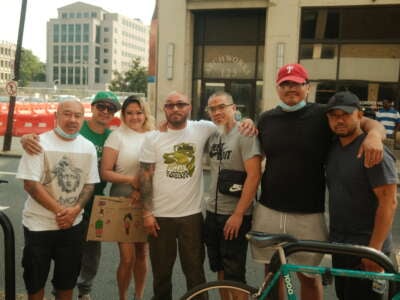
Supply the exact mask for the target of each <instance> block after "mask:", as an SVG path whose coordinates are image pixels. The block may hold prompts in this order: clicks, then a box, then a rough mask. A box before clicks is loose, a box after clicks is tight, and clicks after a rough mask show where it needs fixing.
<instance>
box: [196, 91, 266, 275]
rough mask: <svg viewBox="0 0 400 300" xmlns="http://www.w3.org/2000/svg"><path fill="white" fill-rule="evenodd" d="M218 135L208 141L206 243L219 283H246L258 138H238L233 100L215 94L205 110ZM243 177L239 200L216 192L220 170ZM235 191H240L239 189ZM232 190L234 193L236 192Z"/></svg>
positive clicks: (258, 171) (258, 160)
mask: <svg viewBox="0 0 400 300" xmlns="http://www.w3.org/2000/svg"><path fill="white" fill-rule="evenodd" d="M206 110H207V111H208V113H209V115H210V117H211V119H212V121H213V122H214V123H215V124H216V125H217V126H218V129H219V130H218V132H217V133H215V134H213V135H212V136H211V137H210V138H209V141H208V148H209V149H208V151H209V152H208V154H209V158H210V166H211V184H210V188H209V193H208V197H207V199H206V200H207V201H206V202H207V216H206V220H205V232H204V235H205V242H206V245H207V253H208V257H209V262H210V268H211V270H212V271H214V272H217V273H218V279H220V280H221V279H230V280H236V281H241V282H245V273H246V267H245V265H246V253H247V240H246V238H245V234H246V233H247V232H248V231H249V230H250V227H251V211H252V203H253V200H254V198H255V195H256V192H257V188H258V184H259V181H260V176H261V150H260V145H259V141H258V138H257V137H256V136H253V137H249V136H243V135H241V134H239V132H238V130H237V122H236V120H235V115H236V114H237V113H238V112H237V111H236V106H235V104H234V103H233V99H232V96H231V95H230V94H228V93H226V92H216V93H214V94H213V95H211V96H210V98H209V100H208V106H207V108H206ZM222 169H227V170H237V171H242V172H244V173H246V179H245V181H244V184H243V185H242V192H241V195H240V196H231V195H226V194H222V193H220V192H217V190H218V178H219V173H220V170H222ZM236 188H239V189H240V185H237V186H236ZM236 188H235V190H236Z"/></svg>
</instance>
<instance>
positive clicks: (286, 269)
mask: <svg viewBox="0 0 400 300" xmlns="http://www.w3.org/2000/svg"><path fill="white" fill-rule="evenodd" d="M298 272H302V273H307V274H320V275H322V274H330V275H332V276H345V277H353V278H364V279H371V280H373V279H383V280H388V281H397V282H400V274H393V273H376V272H367V271H361V270H347V269H336V268H328V267H319V266H301V265H291V264H284V265H281V267H280V268H279V270H278V271H277V272H275V274H274V276H273V277H272V279H271V282H270V283H269V284H268V285H267V287H266V288H265V289H264V290H263V291H262V292H261V294H260V296H259V297H258V298H257V299H259V300H266V299H267V296H268V295H269V294H270V292H271V290H272V289H273V288H274V287H275V285H276V284H277V283H278V281H279V278H280V277H281V276H282V278H283V282H284V284H285V288H286V294H287V297H288V300H297V297H296V293H295V289H294V285H293V280H292V273H298ZM391 299H392V300H400V292H398V293H396V295H394V296H393V297H392V298H391Z"/></svg>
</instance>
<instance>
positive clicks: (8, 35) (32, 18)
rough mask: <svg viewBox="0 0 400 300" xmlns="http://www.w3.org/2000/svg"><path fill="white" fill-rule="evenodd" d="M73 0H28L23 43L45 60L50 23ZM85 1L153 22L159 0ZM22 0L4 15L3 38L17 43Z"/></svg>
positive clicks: (1, 23)
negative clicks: (47, 27)
mask: <svg viewBox="0 0 400 300" xmlns="http://www.w3.org/2000/svg"><path fill="white" fill-rule="evenodd" d="M75 2H78V1H73V0H27V9H26V16H25V26H24V27H25V28H24V36H23V40H22V47H23V48H26V49H29V50H32V52H33V54H34V55H36V56H37V57H39V59H40V60H41V61H42V62H45V61H46V23H47V21H48V20H49V19H51V18H57V8H60V7H62V6H65V5H68V4H71V3H75ZM81 2H84V3H87V4H92V5H95V6H99V7H102V8H103V9H105V10H107V11H109V12H111V13H118V14H122V15H124V16H127V17H130V18H139V19H141V20H142V21H143V23H144V24H146V25H150V21H151V17H152V15H153V10H154V5H155V0H83V1H81ZM21 6H22V0H9V1H7V5H6V6H3V8H7V12H6V11H3V12H2V17H1V18H0V28H1V30H0V41H7V42H12V43H15V44H16V43H17V39H18V27H19V19H20V14H21Z"/></svg>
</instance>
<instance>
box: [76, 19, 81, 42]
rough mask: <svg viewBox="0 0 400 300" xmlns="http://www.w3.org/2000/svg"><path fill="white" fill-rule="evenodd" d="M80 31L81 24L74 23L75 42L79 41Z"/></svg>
mask: <svg viewBox="0 0 400 300" xmlns="http://www.w3.org/2000/svg"><path fill="white" fill-rule="evenodd" d="M81 31H82V26H81V24H75V42H77V43H80V42H81Z"/></svg>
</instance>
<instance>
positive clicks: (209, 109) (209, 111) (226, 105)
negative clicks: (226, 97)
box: [204, 103, 233, 113]
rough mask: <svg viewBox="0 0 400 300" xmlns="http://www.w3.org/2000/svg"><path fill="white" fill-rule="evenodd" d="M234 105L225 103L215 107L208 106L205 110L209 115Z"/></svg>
mask: <svg viewBox="0 0 400 300" xmlns="http://www.w3.org/2000/svg"><path fill="white" fill-rule="evenodd" d="M232 105H233V103H231V104H225V103H223V104H219V105H215V106H206V108H205V109H204V110H205V112H208V113H215V112H217V111H221V110H224V109H225V108H227V107H229V106H232Z"/></svg>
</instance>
